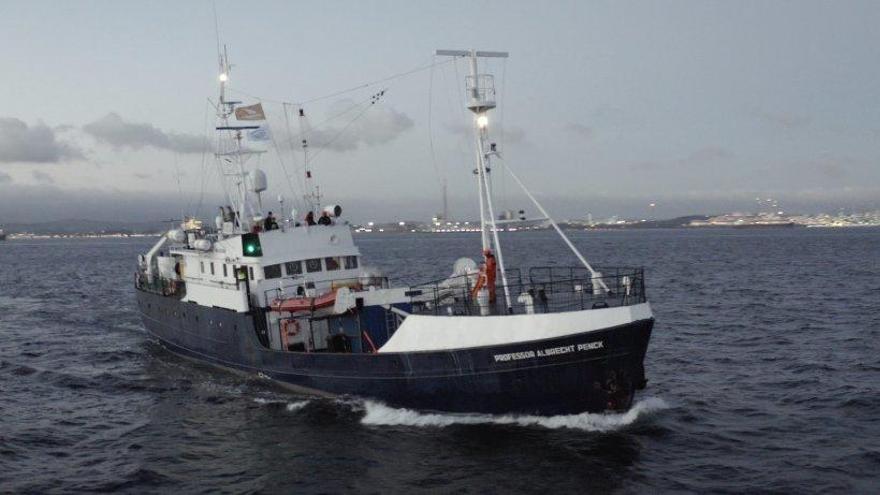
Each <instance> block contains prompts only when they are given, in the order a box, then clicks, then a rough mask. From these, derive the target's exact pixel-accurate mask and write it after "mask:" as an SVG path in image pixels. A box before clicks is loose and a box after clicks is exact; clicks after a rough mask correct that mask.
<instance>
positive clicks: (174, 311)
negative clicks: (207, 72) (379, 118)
mask: <svg viewBox="0 0 880 495" xmlns="http://www.w3.org/2000/svg"><path fill="white" fill-rule="evenodd" d="M437 55H439V56H442V57H456V58H464V59H466V60H467V61H468V62H469V69H470V71H469V75H468V76H466V78H465V79H466V80H465V89H466V91H467V93H466V95H467V96H466V100H467V101H466V102H465V104H466V107H467V108H468V110H470V112H471V113H472V124H473V131H474V142H475V147H476V150H477V154H476V157H475V167H474V170H473V174H474V178H475V185H476V187H477V198H478V201H479V210H480V224H479V235H480V236H481V243H482V252H481V253H462V255H467V254H470V255H475V254H478V255H479V256H480V257H481V263H479V264H478V263H477V262H476V261H474V260H473V259H472V258H468V257H462V258H460V259H459V260H458V261H457V262H456V263H455V264H454V266H452V267H450V275H449V276H448V277H447V278H444V279H442V280H436V281H428V282H425V283H422V284H419V285H407V286H395V285H393V284H391V283H390V281H389V279H388V278H387V277H385V276H384V275H383V274H381V273H380V272H378V271H377V270H374V269H370V268H367V267H366V263H367V260H364V259H363V257H362V255H361V252H360V250H359V249H358V247H357V245H356V243H355V242H354V238H353V236H352V232H351V227H350V226H349V223H348V222H347V221H346V215H345V211H344V210H343V208H342V207H341V206H339V205H333V204H329V205H328V204H323V203H322V197H321V194H320V190H319V188H318V187H317V186H316V185H314V180H315V178H314V177H313V176H312V173H311V171H310V170H308V160H304V162H303V163H304V165H303V170H301V171H300V172H301V173H302V176H301V178H302V179H304V184H305V191H307V193H305V194H304V195H303V198H302V201H303V202H302V204H303V205H305V208H304V210H303V211H289V212H286V213H283V214H282V215H281V217H280V218H274V217H272V216H269V215H268V214H267V213H266V212H264V210H265V208H264V207H263V198H262V194H264V193H265V191H266V190H267V176H266V174H265V173H264V172H263V171H262V170H260V169H259V168H257V167H254V166H251V161H252V158H253V157H254V156H257V155H258V152H257V151H255V150H254V149H252V148H251V146H250V145H249V139H251V138H255V139H259V138H260V136H259V133H260V132H261V128H260V125H256V124H258V123H259V122H260V121H262V120H264V119H265V110H264V109H263V108H262V105H261V104H259V103H257V104H252V105H248V106H243V103H242V102H239V101H232V100H230V99H229V98H228V97H227V84H228V82H229V77H230V65H229V63H228V57H226V56H225V50H224V55H223V56H221V57H220V63H219V72H220V73H219V91H220V97H219V104H218V105H217V121H218V123H217V125H216V132H217V140H216V150H215V153H214V155H215V158H216V162H217V166H218V167H219V171H220V176H221V177H222V178H223V179H224V191H225V193H226V195H227V199H226V204H224V205H220V206H219V209H218V214H217V216H216V218H215V219H214V222H213V225H205V224H203V223H202V222H201V221H198V220H195V219H187V220H186V221H184V222H182V223H181V225H180V226H179V227H178V228H174V229H172V230H170V231H168V232H167V233H166V234H165V235H163V236H162V237H161V239H160V240H159V241H158V242H157V243H156V244H155V245H154V246H153V247H152V249H150V250H149V252H147V253H146V254H143V255H141V256H139V260H138V267H137V271H136V274H135V287H136V297H137V306H138V309H139V311H140V314H141V317H142V319H143V323H144V326H145V327H146V329H147V330H148V331H149V332H150V333H151V334H152V335H153V336H155V338H156V339H158V342H159V343H160V344H161V345H163V346H164V347H166V348H167V349H169V350H171V351H173V352H174V353H177V354H180V355H183V356H186V357H189V358H193V359H196V360H199V361H203V362H206V363H210V364H213V365H217V366H220V367H223V368H228V369H231V370H237V371H239V372H244V373H247V374H251V375H254V376H259V377H263V378H265V379H269V380H273V381H275V382H277V383H278V384H281V385H283V386H285V387H288V388H290V389H292V390H295V391H297V392H301V393H306V394H313V395H316V396H333V397H336V396H353V397H359V398H366V399H372V400H378V401H381V402H383V403H385V404H388V405H390V406H393V407H404V408H412V409H419V410H434V411H449V412H481V413H523V414H540V415H551V414H571V413H580V412H601V411H609V410H611V411H620V410H626V409H628V408H629V407H630V406H631V404H632V402H633V399H634V394H635V393H636V391H637V390H639V389H642V388H644V387H645V386H646V383H647V380H646V377H645V368H644V359H645V353H646V351H647V348H648V342H649V340H650V336H651V330H652V327H653V324H654V318H653V314H652V311H651V307H650V304H649V303H648V301H647V298H646V294H645V280H644V272H643V269H641V268H598V267H593V266H592V265H590V263H589V262H587V260H586V259H585V257H584V256H583V255H582V254H581V253H580V251H579V250H578V249H577V247H576V246H575V245H574V244H573V243H572V242H571V241H570V240H569V239H568V237H567V236H566V235H565V233H564V232H563V231H562V230H561V229H560V228H559V226H558V225H557V224H556V222H555V221H554V220H553V219H552V218H551V217H550V215H549V214H548V213H547V211H546V210H545V209H544V208H543V206H542V205H541V204H540V203H539V202H538V201H537V200H536V199H535V197H534V196H533V195H532V194H531V193H530V192H529V190H528V189H527V188H526V186H525V185H524V184H523V182H522V181H520V179H519V177H518V176H517V175H515V174H514V173H513V171H511V170H510V167H500V168H501V169H503V170H504V171H506V172H507V173H509V174H510V176H511V178H512V179H513V180H514V182H516V183H517V184H518V185H519V187H521V188H522V190H523V191H524V193H525V195H526V196H527V197H528V198H529V199H530V200H531V201H532V202H533V203H534V205H535V207H536V208H537V210H538V211H540V212H541V215H542V216H541V217H540V218H539V219H537V220H539V221H545V222H547V223H549V224H550V225H551V226H552V228H553V229H554V230H555V231H556V232H557V233H558V234H559V236H560V238H561V240H562V243H561V244H560V246H561V245H562V244H564V245H565V246H567V247H568V248H569V249H570V250H571V251H572V252H573V253H574V255H575V257H576V258H577V259H578V260H579V262H580V264H579V265H577V266H571V267H566V266H552V267H520V268H517V267H511V266H508V265H507V264H506V263H505V261H504V251H503V246H502V245H501V243H500V242H499V236H498V231H499V230H501V226H500V225H498V224H497V219H498V217H497V216H496V214H495V207H494V204H493V200H492V198H493V194H492V186H491V181H490V179H489V178H490V176H491V174H492V173H493V170H492V164H493V163H494V161H495V160H500V159H501V156H500V154H499V150H498V149H497V147H496V145H495V144H494V143H493V142H492V141H491V138H490V126H489V114H490V112H491V111H492V109H493V108H495V106H496V102H495V99H496V98H495V85H494V78H493V76H492V75H491V74H487V73H480V72H479V71H478V63H479V61H481V60H483V59H484V58H500V57H507V54H506V53H504V52H485V51H475V50H461V51H459V50H438V51H437ZM298 113H299V115H300V117H302V116H304V112H303V110H302V109H301V108H300V109H299V112H298ZM303 136H305V134H304V135H303ZM302 150H303V153H307V150H308V140H307V138H306V137H303V139H302ZM474 235H477V234H476V233H475V234H474ZM548 249H549V247H548Z"/></svg>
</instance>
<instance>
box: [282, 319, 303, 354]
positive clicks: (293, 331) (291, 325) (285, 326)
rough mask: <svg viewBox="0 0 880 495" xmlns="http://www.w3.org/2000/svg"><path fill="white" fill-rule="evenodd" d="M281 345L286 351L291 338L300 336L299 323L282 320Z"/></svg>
mask: <svg viewBox="0 0 880 495" xmlns="http://www.w3.org/2000/svg"><path fill="white" fill-rule="evenodd" d="M280 333H281V345H282V348H283V349H284V350H285V351H286V350H287V346H288V345H289V344H288V343H289V341H290V337H296V336H297V335H299V322H298V321H296V320H292V319H286V320H281V329H280Z"/></svg>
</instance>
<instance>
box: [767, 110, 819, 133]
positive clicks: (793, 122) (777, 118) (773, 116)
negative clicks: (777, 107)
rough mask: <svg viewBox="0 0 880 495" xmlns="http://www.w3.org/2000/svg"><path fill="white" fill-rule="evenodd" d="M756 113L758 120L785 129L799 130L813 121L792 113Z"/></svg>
mask: <svg viewBox="0 0 880 495" xmlns="http://www.w3.org/2000/svg"><path fill="white" fill-rule="evenodd" d="M755 113H756V115H757V116H758V118H760V119H762V120H764V121H766V122H769V123H771V124H775V125H777V126H780V127H783V128H785V129H797V128H799V127H804V126H806V125H807V124H809V123H810V121H811V120H812V119H810V117H807V116H805V115H798V114H796V113H791V112H767V111H757V112H755Z"/></svg>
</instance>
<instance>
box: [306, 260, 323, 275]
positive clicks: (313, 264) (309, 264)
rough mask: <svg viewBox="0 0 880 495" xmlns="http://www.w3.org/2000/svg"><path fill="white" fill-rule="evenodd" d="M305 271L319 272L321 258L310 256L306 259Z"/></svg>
mask: <svg viewBox="0 0 880 495" xmlns="http://www.w3.org/2000/svg"><path fill="white" fill-rule="evenodd" d="M306 271H307V272H309V273H315V272H320V271H321V258H312V259H310V260H306Z"/></svg>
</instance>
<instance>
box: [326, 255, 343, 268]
mask: <svg viewBox="0 0 880 495" xmlns="http://www.w3.org/2000/svg"><path fill="white" fill-rule="evenodd" d="M324 264H325V265H327V271H328V272H331V271H333V270H339V258H337V257H335V256H328V257H326V258H324Z"/></svg>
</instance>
